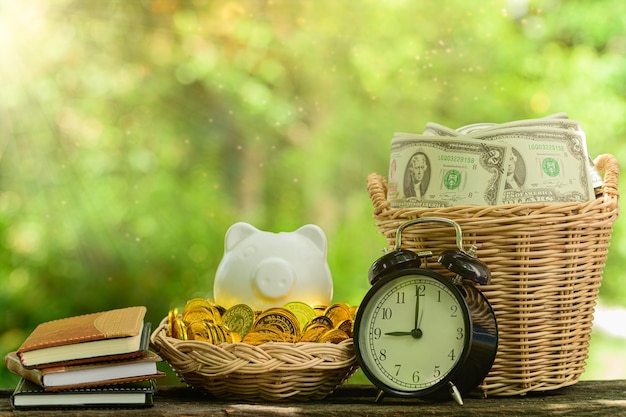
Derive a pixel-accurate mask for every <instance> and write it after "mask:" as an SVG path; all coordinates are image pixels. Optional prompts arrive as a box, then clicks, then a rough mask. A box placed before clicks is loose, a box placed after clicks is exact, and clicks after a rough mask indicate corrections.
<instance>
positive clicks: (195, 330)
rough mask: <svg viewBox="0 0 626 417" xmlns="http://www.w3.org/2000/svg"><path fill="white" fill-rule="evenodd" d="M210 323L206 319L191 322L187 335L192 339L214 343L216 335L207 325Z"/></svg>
mask: <svg viewBox="0 0 626 417" xmlns="http://www.w3.org/2000/svg"><path fill="white" fill-rule="evenodd" d="M208 324H209V323H206V322H204V321H196V322H193V323H191V324H189V326H188V329H187V337H189V339H191V340H199V341H202V342H208V343H214V341H215V337H214V334H213V333H212V332H211V329H210V328H209V327H208V326H207V325H208Z"/></svg>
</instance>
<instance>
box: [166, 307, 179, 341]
mask: <svg viewBox="0 0 626 417" xmlns="http://www.w3.org/2000/svg"><path fill="white" fill-rule="evenodd" d="M177 318H178V309H177V308H174V309H173V310H170V311H169V312H168V313H167V330H166V332H165V334H166V336H170V337H171V336H172V329H173V328H174V322H175V321H176V319H177Z"/></svg>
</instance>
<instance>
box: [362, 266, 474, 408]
mask: <svg viewBox="0 0 626 417" xmlns="http://www.w3.org/2000/svg"><path fill="white" fill-rule="evenodd" d="M470 332H471V330H470V319H469V315H468V313H467V306H466V304H465V301H464V300H463V297H462V295H461V294H460V293H459V291H458V290H457V289H456V288H455V286H454V284H452V282H450V280H448V279H447V278H445V277H443V276H441V275H439V274H437V273H435V272H433V271H430V270H423V271H419V273H408V274H407V273H405V272H404V271H402V272H401V273H399V274H398V273H395V274H390V275H389V276H386V277H384V278H383V279H381V280H380V281H379V282H377V283H376V284H375V285H374V286H373V287H372V288H371V289H370V291H369V292H368V293H367V295H366V296H365V298H364V299H363V302H362V303H361V305H360V307H359V310H358V313H357V317H356V320H355V337H356V340H355V342H356V344H355V348H356V353H357V357H358V359H359V362H360V364H361V368H362V369H363V372H364V373H365V374H366V375H367V377H368V378H369V379H370V380H371V381H372V382H373V383H374V384H375V385H376V386H378V388H380V389H382V390H384V391H388V392H391V393H394V394H397V395H416V396H418V395H421V394H427V393H429V392H432V391H434V390H436V389H438V388H439V387H441V385H442V384H444V383H446V382H447V380H448V378H449V377H451V376H452V374H453V371H454V370H455V367H456V366H457V365H458V364H460V363H462V361H463V360H464V358H465V355H467V351H468V350H469V349H468V347H469V342H470V340H469V339H470V337H471V335H470Z"/></svg>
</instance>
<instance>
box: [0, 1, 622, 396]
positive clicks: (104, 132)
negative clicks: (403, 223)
mask: <svg viewBox="0 0 626 417" xmlns="http://www.w3.org/2000/svg"><path fill="white" fill-rule="evenodd" d="M625 54H626V6H625V4H624V2H623V1H622V0H598V1H584V0H567V1H565V0H562V1H558V0H541V1H525V0H509V1H495V0H485V1H480V2H468V1H462V0H444V1H438V2H426V1H421V2H420V1H409V0H406V1H404V0H387V1H384V2H379V1H373V0H364V1H361V2H357V3H355V2H352V1H343V0H337V1H335V0H318V1H291V0H273V1H272V0H264V1H261V0H258V1H252V0H250V1H222V0H214V1H200V0H197V1H183V0H180V1H176V0H137V1H126V0H104V1H84V0H83V1H79V0H23V1H20V2H16V1H12V0H0V80H1V81H0V285H1V288H2V290H1V291H0V309H1V310H0V311H1V312H2V315H1V316H0V353H1V354H2V355H4V354H5V353H6V352H8V351H10V350H14V349H16V348H17V347H18V346H19V345H20V344H21V342H22V341H23V339H24V338H25V337H26V335H27V334H28V333H29V332H30V331H31V330H32V329H33V328H34V327H35V326H36V325H37V324H38V323H40V322H42V321H47V320H51V319H54V318H60V317H66V316H70V315H75V314H82V313H86V312H94V311H100V310H106V309H112V308H118V307H125V306H130V305H145V306H147V307H148V319H149V320H150V321H152V322H153V323H157V322H159V321H160V319H161V318H162V317H164V316H165V315H166V314H167V311H168V310H169V309H170V308H173V307H181V306H182V305H183V304H184V302H185V300H187V299H189V298H192V297H195V296H201V297H211V295H212V288H213V276H214V274H215V270H216V268H217V265H218V263H219V261H220V259H221V257H222V254H223V239H224V234H225V232H226V230H227V228H228V227H229V226H230V225H231V224H233V223H235V222H237V221H246V222H249V223H251V224H253V225H255V226H256V227H258V228H260V229H263V230H270V231H276V232H277V231H290V230H295V229H296V228H298V227H300V226H301V225H303V224H307V223H314V224H318V225H319V226H321V227H322V228H323V229H324V231H325V233H326V235H327V239H328V262H329V265H330V268H331V271H332V273H333V278H334V284H335V300H337V301H338V300H341V301H346V302H348V303H351V304H358V303H359V301H360V299H361V298H362V297H363V295H364V294H365V292H366V290H367V288H368V283H367V279H366V273H367V270H368V268H369V266H370V264H371V262H372V261H373V260H375V259H376V258H377V257H378V256H379V255H380V250H381V249H382V248H383V247H384V246H385V242H384V239H383V238H382V237H381V236H380V235H379V234H378V232H377V230H376V228H375V226H374V221H373V219H372V206H371V202H370V200H369V197H368V195H367V191H366V188H365V179H366V177H367V175H368V174H369V173H370V172H380V173H383V174H386V169H387V164H388V158H389V146H390V140H391V137H392V135H393V133H394V132H396V131H407V132H421V131H422V130H423V129H424V126H425V124H426V123H427V122H429V121H434V122H437V123H441V124H444V125H447V126H450V127H452V128H456V127H459V126H462V125H465V124H469V123H475V122H506V121H511V120H518V119H527V118H535V117H543V116H546V115H549V114H552V113H557V112H566V113H567V114H568V115H569V116H570V117H571V118H573V119H577V120H580V122H581V124H582V127H583V129H584V130H585V132H586V135H587V142H588V148H589V152H590V154H591V156H592V157H594V156H596V155H598V154H601V153H612V154H613V155H615V156H616V157H617V158H618V160H620V161H622V163H623V161H626V146H625V145H624V138H625V137H626V122H625V118H624V115H625V114H626V59H624V57H625ZM620 186H621V188H622V189H623V181H620ZM624 234H625V232H624V226H623V225H622V221H621V220H618V222H617V224H616V225H615V229H614V234H613V240H612V246H611V249H610V253H609V260H608V263H607V266H606V269H605V278H604V281H603V286H602V288H601V292H600V303H601V305H602V306H603V308H623V306H624V304H625V303H624V301H623V300H624V299H626V286H625V285H624V272H623V271H622V269H621V266H622V265H624V263H625V262H626V249H625V248H626V245H625V244H624V243H625V242H626V241H625V240H626V236H625V235H624ZM616 311H618V312H619V311H622V310H616ZM614 326H615V327H618V328H617V329H614V330H618V331H617V332H616V333H618V335H615V334H611V333H609V332H606V331H602V330H601V329H596V330H594V333H593V336H592V342H591V349H590V359H589V363H588V367H587V371H586V373H585V374H584V375H583V378H588V379H589V378H593V379H598V378H600V379H607V378H624V377H626V360H625V359H623V358H622V356H623V354H621V353H620V352H623V351H624V348H626V340H625V339H624V338H623V337H619V333H620V332H619V330H620V329H619V328H620V327H621V330H622V334H623V333H624V331H623V330H624V321H621V322H616V323H615V325H614ZM357 380H358V379H357ZM170 381H175V378H173V376H171V377H170ZM16 382H17V377H15V376H14V375H11V374H9V373H8V372H7V371H6V370H5V369H2V370H1V371H0V387H12V386H14V384H15V383H16Z"/></svg>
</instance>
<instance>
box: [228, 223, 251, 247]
mask: <svg viewBox="0 0 626 417" xmlns="http://www.w3.org/2000/svg"><path fill="white" fill-rule="evenodd" d="M255 233H259V229H257V228H256V227H254V226H252V225H251V224H248V223H244V222H239V223H235V224H233V225H232V226H230V227H229V228H228V230H227V231H226V237H225V238H224V251H225V252H228V251H230V250H231V249H232V248H234V247H235V245H236V244H237V243H239V242H241V241H242V240H244V239H245V238H247V237H248V236H251V235H253V234H255Z"/></svg>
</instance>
